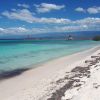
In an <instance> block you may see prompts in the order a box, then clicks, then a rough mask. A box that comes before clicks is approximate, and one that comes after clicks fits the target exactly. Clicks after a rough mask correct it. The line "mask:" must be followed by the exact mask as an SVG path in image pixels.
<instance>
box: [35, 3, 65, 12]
mask: <svg viewBox="0 0 100 100" xmlns="http://www.w3.org/2000/svg"><path fill="white" fill-rule="evenodd" d="M34 6H35V7H36V10H37V12H38V13H46V12H50V11H52V10H60V9H63V8H65V5H56V4H48V3H41V4H40V5H36V4H35V5H34Z"/></svg>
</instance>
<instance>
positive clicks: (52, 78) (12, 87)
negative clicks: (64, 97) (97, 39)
mask: <svg viewBox="0 0 100 100" xmlns="http://www.w3.org/2000/svg"><path fill="white" fill-rule="evenodd" d="M97 50H99V47H96V48H92V49H90V50H87V51H84V52H80V53H76V54H73V55H70V56H65V57H62V58H58V59H55V60H52V61H49V62H47V63H45V64H42V65H39V67H38V68H35V69H32V70H29V71H27V72H24V73H23V74H21V75H20V76H17V77H13V78H10V79H7V80H5V81H2V82H0V100H46V98H47V97H48V96H49V95H50V94H51V93H52V92H53V91H55V89H57V88H59V87H60V86H62V85H63V83H62V85H61V84H60V86H59V85H58V86H57V85H56V84H55V82H56V81H57V80H58V79H60V78H62V77H64V75H65V72H69V71H70V70H71V69H72V68H74V67H76V66H77V65H80V64H81V63H82V62H83V61H85V60H86V59H88V58H89V57H90V56H91V55H92V54H93V53H95V52H96V51H97ZM75 100H77V99H75ZM79 100H80V99H79ZM82 100H83V99H82ZM84 100H85V99H84ZM95 100H96V99H95Z"/></svg>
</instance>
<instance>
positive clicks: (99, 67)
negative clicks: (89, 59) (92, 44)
mask: <svg viewBox="0 0 100 100" xmlns="http://www.w3.org/2000/svg"><path fill="white" fill-rule="evenodd" d="M98 53H100V50H98V51H97V52H96V53H95V54H94V55H98ZM99 57H100V54H99ZM81 81H84V82H85V84H83V85H82V86H80V87H75V88H72V89H69V90H66V92H65V96H63V97H62V100H100V61H99V62H98V63H96V64H95V65H92V66H91V68H90V78H86V77H83V78H81V79H80V82H81Z"/></svg>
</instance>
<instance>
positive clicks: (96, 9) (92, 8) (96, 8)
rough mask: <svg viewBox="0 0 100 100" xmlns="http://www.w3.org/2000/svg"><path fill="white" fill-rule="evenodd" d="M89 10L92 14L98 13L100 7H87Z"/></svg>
mask: <svg viewBox="0 0 100 100" xmlns="http://www.w3.org/2000/svg"><path fill="white" fill-rule="evenodd" d="M87 11H88V13H90V14H97V13H100V7H90V8H88V9H87Z"/></svg>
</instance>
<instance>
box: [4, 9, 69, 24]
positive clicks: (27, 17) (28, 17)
mask: <svg viewBox="0 0 100 100" xmlns="http://www.w3.org/2000/svg"><path fill="white" fill-rule="evenodd" d="M2 15H3V16H5V17H7V18H10V19H17V20H21V21H26V22H28V23H34V22H36V23H54V24H56V23H58V24H62V23H63V24H66V23H69V22H70V20H69V19H64V18H44V17H42V18H38V17H35V16H34V13H32V12H30V11H29V10H28V9H22V10H15V9H14V10H13V11H11V12H9V11H5V12H3V13H2Z"/></svg>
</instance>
